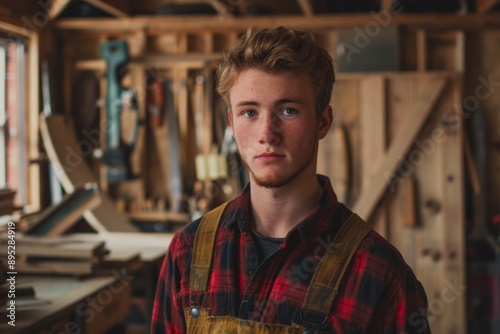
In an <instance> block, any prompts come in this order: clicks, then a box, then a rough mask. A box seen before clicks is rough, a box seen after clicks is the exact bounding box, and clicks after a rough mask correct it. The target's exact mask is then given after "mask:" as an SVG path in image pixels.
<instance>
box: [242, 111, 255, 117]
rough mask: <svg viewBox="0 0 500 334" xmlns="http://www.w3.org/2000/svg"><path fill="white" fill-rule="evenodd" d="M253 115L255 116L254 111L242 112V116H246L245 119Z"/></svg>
mask: <svg viewBox="0 0 500 334" xmlns="http://www.w3.org/2000/svg"><path fill="white" fill-rule="evenodd" d="M255 115H256V112H255V110H245V111H244V112H243V116H246V117H253V116H255Z"/></svg>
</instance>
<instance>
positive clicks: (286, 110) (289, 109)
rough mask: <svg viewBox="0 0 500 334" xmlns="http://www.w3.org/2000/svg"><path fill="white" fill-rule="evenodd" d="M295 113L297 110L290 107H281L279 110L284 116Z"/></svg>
mask: <svg viewBox="0 0 500 334" xmlns="http://www.w3.org/2000/svg"><path fill="white" fill-rule="evenodd" d="M296 113H297V110H295V109H292V108H283V109H282V110H281V114H283V115H285V116H290V115H295V114H296Z"/></svg>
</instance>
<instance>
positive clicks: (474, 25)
mask: <svg viewBox="0 0 500 334" xmlns="http://www.w3.org/2000/svg"><path fill="white" fill-rule="evenodd" d="M374 20H376V22H378V21H380V22H382V23H381V24H384V26H385V25H387V26H399V25H403V26H414V27H422V28H429V29H430V28H443V29H444V28H447V29H451V28H459V29H482V28H486V27H488V28H494V27H500V13H491V14H487V15H479V14H468V15H456V14H425V15H424V14H415V15H409V14H397V15H392V16H387V17H385V16H382V14H378V16H377V14H375V17H374V15H370V14H349V15H346V14H343V15H340V14H326V15H317V16H314V17H310V18H309V17H304V16H297V15H290V16H277V17H271V16H267V17H241V18H240V17H227V18H224V19H223V20H221V18H220V17H213V16H196V17H195V16H183V17H169V18H168V20H166V19H165V18H164V17H160V16H158V17H152V16H137V17H133V18H124V19H121V20H116V19H106V18H94V19H61V20H58V21H57V22H55V25H54V26H55V28H58V29H68V30H83V31H109V32H119V31H132V30H138V29H161V30H163V31H173V32H179V31H201V32H206V31H208V30H213V29H219V30H228V29H230V30H246V28H248V27H250V26H256V27H276V26H280V25H283V26H289V27H294V28H302V29H340V28H346V27H347V28H348V27H353V26H364V25H366V24H367V23H369V22H374Z"/></svg>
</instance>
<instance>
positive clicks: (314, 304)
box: [184, 203, 371, 334]
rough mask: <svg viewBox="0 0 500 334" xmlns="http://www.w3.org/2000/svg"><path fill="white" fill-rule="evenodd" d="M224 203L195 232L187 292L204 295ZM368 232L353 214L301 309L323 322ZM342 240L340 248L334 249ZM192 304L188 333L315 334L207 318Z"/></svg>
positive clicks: (227, 318) (296, 327) (204, 311)
mask: <svg viewBox="0 0 500 334" xmlns="http://www.w3.org/2000/svg"><path fill="white" fill-rule="evenodd" d="M226 204H227V203H225V204H223V205H221V206H219V207H217V208H215V209H214V210H212V211H210V212H208V213H207V214H206V215H205V216H204V218H203V219H202V221H201V223H200V226H199V227H198V231H197V232H196V236H195V240H194V246H193V260H192V264H191V278H190V289H191V291H196V292H202V293H204V292H206V290H207V284H208V276H209V273H210V268H211V262H212V254H213V248H214V243H215V235H216V233H217V228H218V225H219V221H220V218H221V216H222V213H223V211H224V208H225V206H226ZM370 230H371V227H370V225H368V224H367V223H365V222H364V221H363V220H362V219H361V218H359V217H358V216H357V215H356V214H352V215H351V216H350V217H349V218H348V219H347V220H346V221H345V222H344V224H343V225H342V227H341V229H340V230H339V232H338V233H337V235H336V236H335V238H334V239H333V241H332V242H331V243H330V245H329V248H328V250H327V252H326V253H325V255H324V256H323V258H322V259H321V261H320V262H319V264H318V267H317V269H316V271H315V273H314V275H313V278H312V280H311V284H310V285H309V290H308V292H307V295H306V298H305V300H304V303H303V305H302V310H305V311H309V312H315V313H318V314H321V315H323V316H324V319H325V321H326V319H327V317H328V315H329V314H330V309H331V306H332V303H333V300H334V298H335V295H336V294H337V289H338V287H339V284H340V281H341V279H342V277H343V276H344V273H345V270H346V269H347V266H348V265H349V262H350V261H351V258H352V256H353V255H354V253H355V252H356V250H357V248H358V246H359V244H360V242H361V240H363V238H364V237H365V236H366V234H367V233H368V232H369V231H370ZM340 241H342V247H336V246H335V245H338V244H339V242H340ZM192 304H193V305H191V307H189V308H185V309H184V315H185V318H186V327H187V333H188V334H195V333H228V334H229V333H230V334H235V333H241V334H243V333H251V334H264V333H266V334H281V333H307V334H309V333H311V334H312V333H314V331H312V330H308V329H306V328H304V327H303V326H300V325H298V324H295V323H293V324H292V325H290V326H288V325H270V324H264V323H260V322H256V321H251V320H243V319H238V318H234V317H230V316H210V315H209V309H208V308H204V307H203V306H204V305H194V302H192Z"/></svg>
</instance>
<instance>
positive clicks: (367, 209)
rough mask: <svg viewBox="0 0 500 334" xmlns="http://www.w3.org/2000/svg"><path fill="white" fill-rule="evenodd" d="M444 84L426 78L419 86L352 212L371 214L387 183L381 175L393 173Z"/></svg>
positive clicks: (367, 216) (438, 80)
mask: <svg viewBox="0 0 500 334" xmlns="http://www.w3.org/2000/svg"><path fill="white" fill-rule="evenodd" d="M444 86H445V80H444V79H436V80H427V84H426V85H424V87H422V92H421V97H420V98H419V99H418V100H417V101H416V103H415V105H414V106H412V110H411V113H410V115H409V117H408V119H407V120H406V121H405V123H404V124H403V126H402V128H401V130H400V132H399V133H398V135H397V137H396V138H395V140H394V144H392V145H391V147H390V148H389V151H388V153H387V159H386V160H385V161H384V162H383V163H382V165H381V166H380V168H379V171H378V173H377V176H378V177H376V178H373V179H372V181H371V183H370V185H369V186H368V187H367V188H366V189H367V190H366V191H365V192H363V193H362V194H361V197H360V198H359V199H358V200H357V201H356V203H355V205H354V212H356V213H357V214H358V215H359V216H360V217H361V218H364V219H366V220H367V219H368V218H369V217H370V215H371V213H372V211H373V209H374V207H375V205H376V204H377V202H378V200H379V199H380V197H381V196H382V194H383V193H384V191H385V189H386V188H387V186H388V185H389V184H388V179H387V178H386V177H380V176H382V175H385V176H387V175H391V176H393V175H394V172H395V171H396V168H397V167H398V164H399V159H400V158H401V157H402V156H404V155H405V154H406V152H407V151H408V149H409V148H410V146H411V144H412V142H413V140H414V139H415V138H416V136H417V134H418V133H419V131H420V129H421V127H422V125H423V124H424V122H425V120H426V119H427V117H428V116H429V114H430V112H431V111H432V107H433V106H434V104H435V103H436V101H437V99H438V97H439V95H440V93H441V91H442V89H443V87H444Z"/></svg>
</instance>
